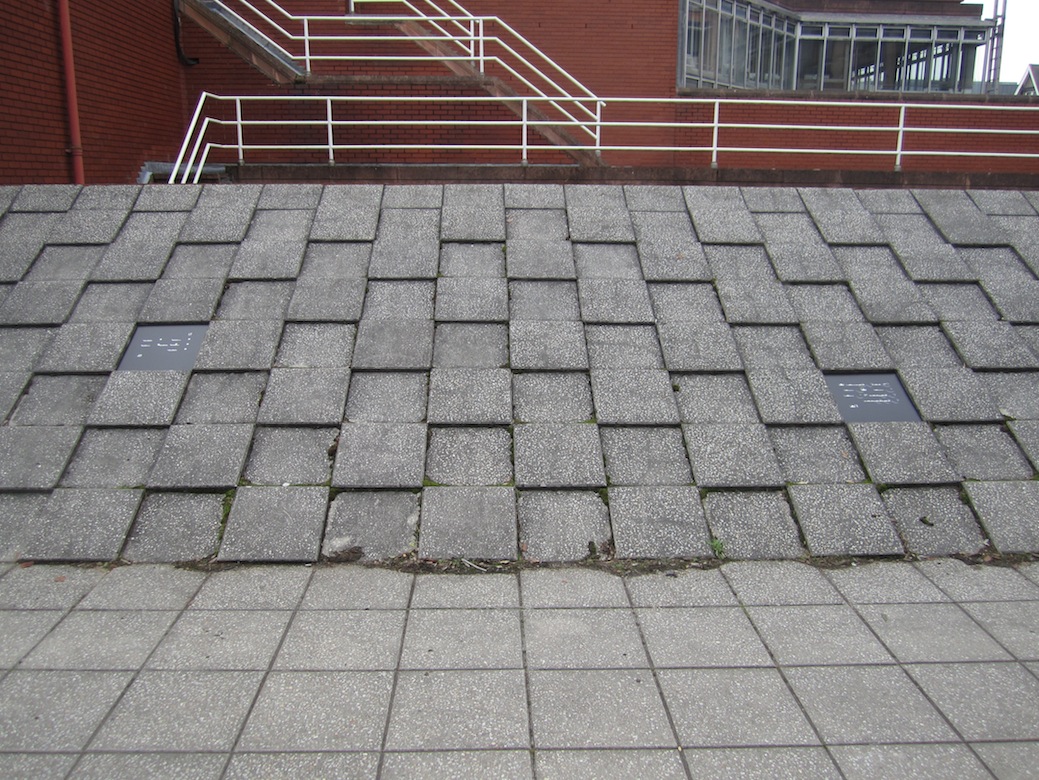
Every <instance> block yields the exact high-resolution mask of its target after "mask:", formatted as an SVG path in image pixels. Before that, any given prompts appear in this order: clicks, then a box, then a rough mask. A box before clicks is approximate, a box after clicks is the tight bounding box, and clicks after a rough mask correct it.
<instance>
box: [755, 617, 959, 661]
mask: <svg viewBox="0 0 1039 780" xmlns="http://www.w3.org/2000/svg"><path fill="white" fill-rule="evenodd" d="M954 609H955V607H954ZM748 612H749V614H750V619H751V620H752V621H753V622H754V626H755V628H756V629H757V630H758V631H759V632H760V634H761V636H762V639H763V640H764V642H765V644H766V645H768V647H769V650H770V651H771V653H772V655H773V657H774V658H775V659H776V663H778V664H781V665H783V666H784V667H789V666H821V665H823V664H838V663H839V664H887V663H891V662H892V660H893V659H892V656H891V654H890V653H889V652H888V651H887V649H885V647H884V646H883V645H882V644H880V643H879V642H878V641H877V639H876V637H874V635H873V633H872V632H871V631H870V629H869V627H868V626H867V625H866V623H864V622H863V620H862V619H860V617H859V615H858V614H856V611H855V610H853V609H852V608H851V607H849V606H845V605H813V606H776V607H772V606H758V607H750V608H749V610H748ZM806 640H808V641H806Z"/></svg>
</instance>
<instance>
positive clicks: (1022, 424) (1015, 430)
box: [1008, 420, 1039, 468]
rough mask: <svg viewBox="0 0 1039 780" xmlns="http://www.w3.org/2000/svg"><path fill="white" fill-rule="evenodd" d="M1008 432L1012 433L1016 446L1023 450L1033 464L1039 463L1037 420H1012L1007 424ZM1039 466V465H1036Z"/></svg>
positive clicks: (1038, 428)
mask: <svg viewBox="0 0 1039 780" xmlns="http://www.w3.org/2000/svg"><path fill="white" fill-rule="evenodd" d="M1008 427H1009V428H1010V432H1011V433H1012V434H1014V439H1016V440H1017V443H1018V446H1020V447H1021V449H1022V450H1024V453H1025V455H1027V456H1028V459H1029V460H1030V461H1031V462H1032V465H1033V466H1036V464H1039V422H1037V421H1035V420H1014V421H1012V422H1010V423H1009V424H1008ZM1037 468H1039V467H1037Z"/></svg>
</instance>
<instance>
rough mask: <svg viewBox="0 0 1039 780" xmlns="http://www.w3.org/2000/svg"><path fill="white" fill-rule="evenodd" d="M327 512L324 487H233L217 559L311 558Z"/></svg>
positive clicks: (316, 555) (319, 539) (282, 559)
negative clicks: (229, 510)
mask: <svg viewBox="0 0 1039 780" xmlns="http://www.w3.org/2000/svg"><path fill="white" fill-rule="evenodd" d="M327 510H328V489H327V488H323V487H242V488H239V489H238V490H237V491H236V492H235V497H234V504H233V505H232V506H231V513H230V515H228V518H227V527H226V529H225V531H224V535H223V538H222V540H221V543H220V552H219V553H218V555H217V559H218V560H223V561H270V562H275V561H315V560H317V557H318V553H319V551H320V547H321V532H322V530H323V529H324V527H325V515H326V513H327Z"/></svg>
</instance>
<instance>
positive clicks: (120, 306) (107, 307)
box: [69, 283, 152, 324]
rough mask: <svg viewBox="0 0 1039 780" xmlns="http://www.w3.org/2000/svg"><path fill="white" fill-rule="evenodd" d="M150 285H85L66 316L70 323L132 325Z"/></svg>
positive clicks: (150, 288) (146, 297)
mask: <svg viewBox="0 0 1039 780" xmlns="http://www.w3.org/2000/svg"><path fill="white" fill-rule="evenodd" d="M151 290H152V285H151V284H150V283H140V284H134V283H127V284H120V283H112V284H109V283H104V284H88V285H87V286H86V287H84V288H83V294H82V295H80V296H79V301H78V302H77V303H76V308H75V309H74V310H73V311H72V315H71V316H70V317H69V322H73V323H108V324H111V323H117V322H136V321H137V317H138V312H140V310H141V307H142V306H143V305H144V302H145V301H146V300H147V299H148V296H149V294H150V293H151Z"/></svg>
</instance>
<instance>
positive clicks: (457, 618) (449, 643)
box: [392, 609, 523, 669]
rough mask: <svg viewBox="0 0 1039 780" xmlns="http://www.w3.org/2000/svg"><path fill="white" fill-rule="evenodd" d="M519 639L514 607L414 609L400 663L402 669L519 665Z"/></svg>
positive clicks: (516, 613)
mask: <svg viewBox="0 0 1039 780" xmlns="http://www.w3.org/2000/svg"><path fill="white" fill-rule="evenodd" d="M520 639H521V637H520V618H519V613H518V612H516V611H514V610H502V609H495V610H488V609H440V610H416V611H415V612H412V613H410V614H409V616H408V631H407V635H406V636H405V637H404V648H403V652H402V653H401V657H400V664H401V667H402V668H404V669H520V668H522V667H523V652H522V642H521V641H520ZM396 661H397V658H396V657H394V658H393V660H392V663H395V662H396Z"/></svg>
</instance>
